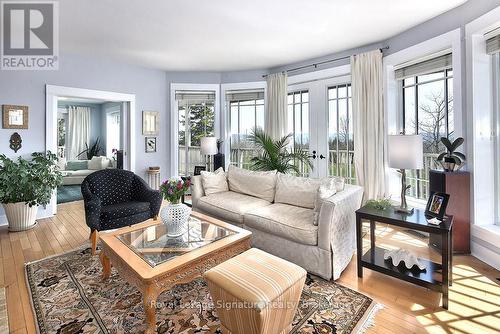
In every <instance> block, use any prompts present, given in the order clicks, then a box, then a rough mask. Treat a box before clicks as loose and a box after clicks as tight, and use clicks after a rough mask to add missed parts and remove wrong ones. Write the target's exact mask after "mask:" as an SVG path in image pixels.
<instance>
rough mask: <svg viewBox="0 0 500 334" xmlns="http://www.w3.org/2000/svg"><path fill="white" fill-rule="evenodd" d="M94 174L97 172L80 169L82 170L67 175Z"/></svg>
mask: <svg viewBox="0 0 500 334" xmlns="http://www.w3.org/2000/svg"><path fill="white" fill-rule="evenodd" d="M93 172H95V170H92V169H80V170H75V171H71V172H68V173H67V174H66V175H68V176H87V175H89V174H92V173H93Z"/></svg>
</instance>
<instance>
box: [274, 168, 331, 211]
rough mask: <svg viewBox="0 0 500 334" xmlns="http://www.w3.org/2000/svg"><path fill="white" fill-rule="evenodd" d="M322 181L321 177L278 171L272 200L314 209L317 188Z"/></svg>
mask: <svg viewBox="0 0 500 334" xmlns="http://www.w3.org/2000/svg"><path fill="white" fill-rule="evenodd" d="M322 182H324V180H323V179H312V178H308V177H298V176H293V175H286V174H281V173H279V174H278V180H277V182H276V195H275V196H274V202H275V203H284V204H290V205H294V206H300V207H303V208H308V209H314V202H315V201H316V196H317V193H318V188H319V186H320V185H321V184H322Z"/></svg>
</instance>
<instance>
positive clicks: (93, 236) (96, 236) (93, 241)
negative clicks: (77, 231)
mask: <svg viewBox="0 0 500 334" xmlns="http://www.w3.org/2000/svg"><path fill="white" fill-rule="evenodd" d="M98 240H99V232H97V230H93V231H92V232H91V233H90V242H91V244H92V255H95V254H96V250H97V241H98Z"/></svg>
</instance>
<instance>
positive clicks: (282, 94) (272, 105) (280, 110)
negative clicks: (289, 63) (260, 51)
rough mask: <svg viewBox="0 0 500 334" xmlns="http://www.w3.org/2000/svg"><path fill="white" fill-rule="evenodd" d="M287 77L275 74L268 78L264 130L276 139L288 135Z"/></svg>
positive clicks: (283, 74) (284, 74)
mask: <svg viewBox="0 0 500 334" xmlns="http://www.w3.org/2000/svg"><path fill="white" fill-rule="evenodd" d="M287 89H288V86H287V75H286V73H274V74H269V75H268V76H267V93H266V114H265V122H264V130H265V131H266V133H267V134H268V135H270V136H271V137H272V138H274V139H279V138H281V137H283V136H285V135H286V134H287V131H288V129H287V125H288V122H287Z"/></svg>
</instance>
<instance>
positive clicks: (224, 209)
mask: <svg viewBox="0 0 500 334" xmlns="http://www.w3.org/2000/svg"><path fill="white" fill-rule="evenodd" d="M268 205H271V203H270V202H268V201H265V200H263V199H261V198H257V197H252V196H248V195H244V194H240V193H237V192H233V191H225V192H220V193H216V194H212V195H209V196H203V197H201V198H200V199H199V200H198V208H199V209H200V210H201V211H203V212H206V213H208V214H210V215H213V216H216V217H219V218H221V219H224V220H228V221H231V222H235V223H239V224H243V214H244V213H245V212H247V211H249V210H252V209H256V208H260V207H264V206H268Z"/></svg>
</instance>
